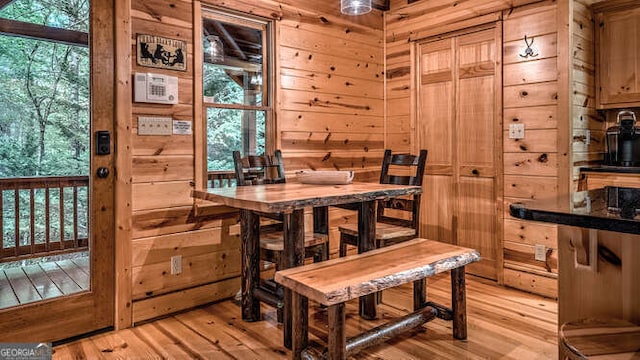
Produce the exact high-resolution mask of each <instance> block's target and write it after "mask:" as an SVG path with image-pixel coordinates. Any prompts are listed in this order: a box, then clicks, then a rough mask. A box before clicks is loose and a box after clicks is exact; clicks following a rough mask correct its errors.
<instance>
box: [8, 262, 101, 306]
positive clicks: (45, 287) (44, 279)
mask: <svg viewBox="0 0 640 360" xmlns="http://www.w3.org/2000/svg"><path fill="white" fill-rule="evenodd" d="M89 283H90V282H89V258H88V257H78V258H73V259H65V260H58V261H51V262H42V263H38V264H31V265H26V266H16V267H5V268H3V269H0V309H4V308H8V307H12V306H16V305H22V304H27V303H31V302H34V301H39V300H44V299H51V298H54V297H58V296H64V295H69V294H73V293H77V292H80V291H84V290H88V289H89Z"/></svg>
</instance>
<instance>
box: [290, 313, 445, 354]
mask: <svg viewBox="0 0 640 360" xmlns="http://www.w3.org/2000/svg"><path fill="white" fill-rule="evenodd" d="M334 307H335V312H336V314H334V315H333V316H331V315H332V314H331V312H330V313H329V316H330V321H329V344H332V343H335V342H337V343H338V344H337V345H338V346H339V344H340V343H341V341H340V338H343V337H344V333H343V331H344V303H340V304H337V305H333V306H332V307H330V311H331V310H332V309H333V308H334ZM436 313H437V311H436V309H434V308H432V307H430V306H427V307H424V308H422V309H419V310H417V311H414V312H412V313H410V314H407V315H405V316H402V317H399V318H397V319H394V320H392V321H389V322H387V323H384V324H382V325H380V326H377V327H375V328H373V329H370V330H368V331H365V332H363V333H361V334H359V335H357V336H354V337H352V338H349V339H348V340H346V346H345V348H344V349H332V348H331V345H330V346H329V348H328V349H326V350H325V352H324V353H323V354H320V353H318V352H317V351H316V350H315V349H313V348H306V349H305V350H304V351H302V354H301V359H327V358H329V359H342V358H347V357H349V356H352V355H354V354H357V353H358V352H360V351H362V350H364V349H366V348H368V347H371V346H375V345H378V344H380V343H383V342H385V341H387V340H389V339H391V338H393V337H395V336H398V335H400V334H402V333H405V332H407V331H409V330H411V329H414V328H416V327H418V326H421V325H422V324H424V323H426V322H429V321H431V320H433V319H435V317H436ZM336 316H337V318H336V319H332V317H336ZM331 320H333V322H335V324H333V325H334V326H333V327H332V321H331ZM336 337H337V338H339V339H337V341H336V339H335V338H336ZM332 338H334V339H333V341H331V340H332Z"/></svg>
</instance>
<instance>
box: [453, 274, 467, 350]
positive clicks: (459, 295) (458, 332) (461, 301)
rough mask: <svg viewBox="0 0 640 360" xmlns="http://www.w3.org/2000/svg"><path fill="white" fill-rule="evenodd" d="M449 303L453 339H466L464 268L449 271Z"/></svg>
mask: <svg viewBox="0 0 640 360" xmlns="http://www.w3.org/2000/svg"><path fill="white" fill-rule="evenodd" d="M451 302H452V304H453V337H454V338H455V339H458V340H466V339H467V296H466V286H465V280H464V266H461V267H459V268H456V269H453V270H451Z"/></svg>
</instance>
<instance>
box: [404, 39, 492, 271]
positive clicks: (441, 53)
mask: <svg viewBox="0 0 640 360" xmlns="http://www.w3.org/2000/svg"><path fill="white" fill-rule="evenodd" d="M495 39H496V29H495V28H490V29H484V30H481V31H470V32H469V33H466V34H464V33H460V34H458V35H454V36H451V37H450V38H447V39H439V40H436V41H433V42H425V43H422V44H420V45H419V49H418V51H417V53H418V54H419V57H420V59H419V61H418V62H417V65H418V66H419V67H420V69H419V71H417V72H416V73H418V74H419V80H418V81H419V84H420V85H419V89H418V97H417V99H418V114H417V123H416V129H417V144H418V147H419V148H423V149H427V150H428V151H429V156H428V159H427V168H426V174H427V175H426V176H425V181H424V186H423V187H424V194H423V197H422V205H421V235H422V236H426V237H430V238H433V239H437V240H439V241H444V242H452V243H455V244H458V245H461V246H466V247H470V248H474V249H477V250H478V251H479V252H480V255H481V256H482V261H481V262H480V263H477V264H474V265H473V266H470V267H469V268H468V270H469V272H470V273H473V274H476V275H480V276H484V277H487V278H491V279H496V278H497V269H498V266H501V264H497V258H498V257H497V254H498V247H499V245H500V244H501V241H500V239H499V238H498V237H499V231H498V217H499V216H500V215H501V214H499V213H498V206H497V176H499V173H500V168H501V167H500V165H499V164H497V163H496V162H497V160H496V159H497V158H498V157H497V154H499V152H500V151H502V144H501V143H496V139H497V138H499V136H498V135H500V134H501V133H502V129H501V119H499V118H498V116H497V115H498V114H496V108H497V107H496V104H498V95H499V94H497V93H496V89H497V84H496V81H497V80H496V79H497V77H496V73H497V69H498V63H499V62H498V61H497V58H496V57H497V56H498V55H499V54H500V53H501V52H500V51H499V49H497V48H496V44H497V42H496V40H495ZM447 62H448V63H447Z"/></svg>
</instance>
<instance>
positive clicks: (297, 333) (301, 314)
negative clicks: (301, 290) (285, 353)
mask: <svg viewBox="0 0 640 360" xmlns="http://www.w3.org/2000/svg"><path fill="white" fill-rule="evenodd" d="M291 300H292V301H291V310H292V314H293V318H292V319H291V332H292V334H291V335H292V338H293V339H292V342H293V344H292V348H291V353H292V354H293V356H292V358H293V359H294V360H300V359H302V352H303V351H304V350H305V349H306V348H307V346H308V345H309V316H308V312H309V300H308V299H307V298H306V297H305V296H302V295H299V294H297V293H295V292H294V293H293V294H292V299H291Z"/></svg>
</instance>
